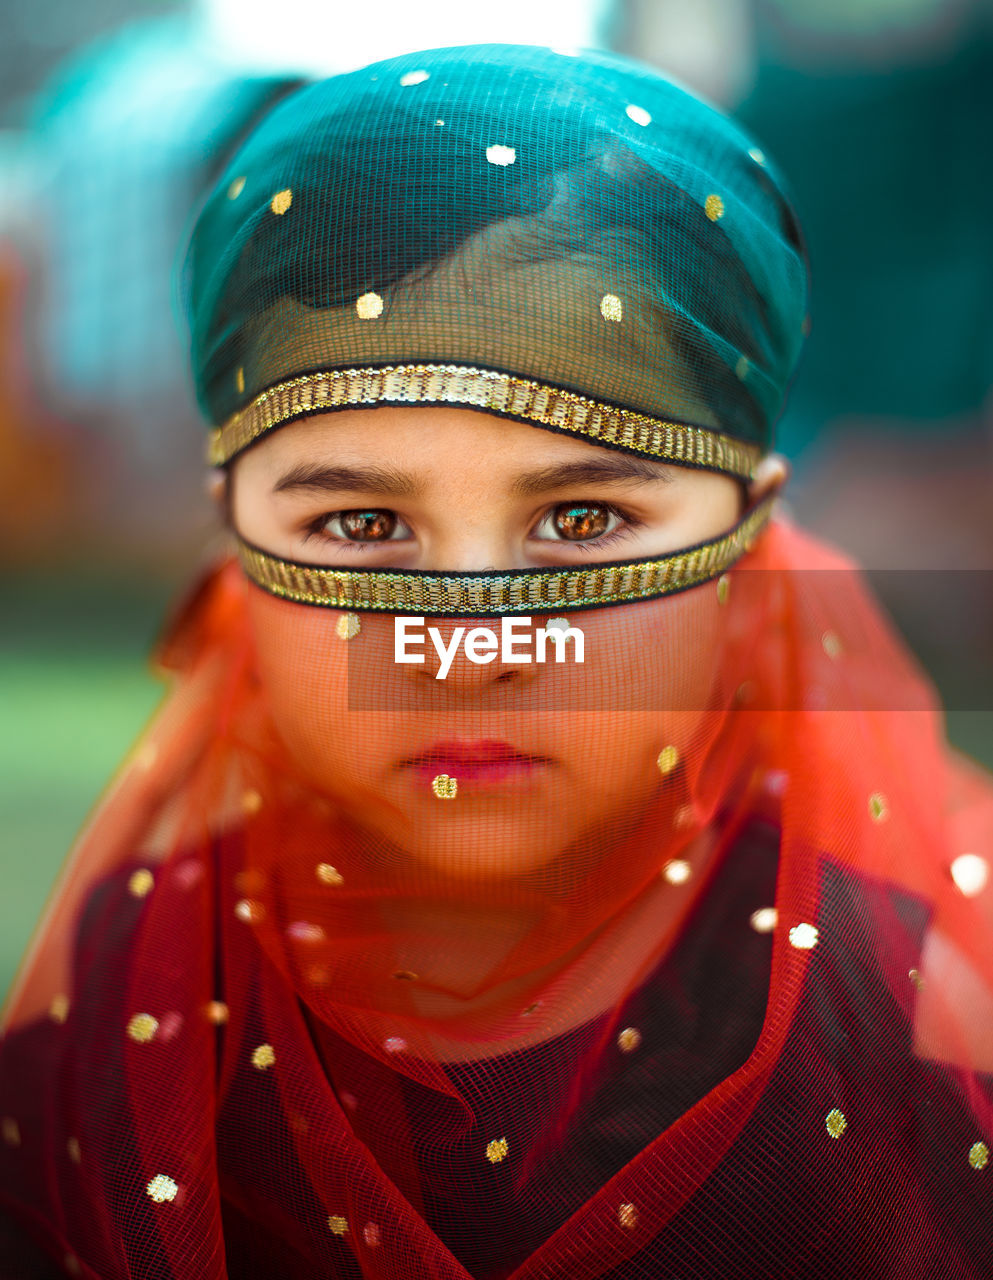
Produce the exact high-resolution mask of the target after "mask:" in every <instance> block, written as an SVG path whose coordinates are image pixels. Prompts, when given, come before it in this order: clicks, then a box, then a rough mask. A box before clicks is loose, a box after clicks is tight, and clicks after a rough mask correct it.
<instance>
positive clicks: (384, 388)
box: [207, 364, 762, 608]
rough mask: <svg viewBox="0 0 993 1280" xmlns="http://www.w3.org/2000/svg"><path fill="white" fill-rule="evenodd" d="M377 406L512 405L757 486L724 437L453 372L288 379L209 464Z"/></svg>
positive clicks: (749, 466) (351, 372) (226, 437)
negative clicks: (312, 418)
mask: <svg viewBox="0 0 993 1280" xmlns="http://www.w3.org/2000/svg"><path fill="white" fill-rule="evenodd" d="M380 402H385V403H390V404H394V403H397V402H401V403H404V404H436V403H438V404H464V405H468V406H471V407H473V408H476V409H495V410H497V411H504V410H506V409H507V406H508V405H512V406H513V414H514V417H515V418H520V419H521V420H523V421H526V422H533V423H536V424H537V425H539V426H549V427H554V428H555V429H556V430H557V431H569V432H573V433H574V434H576V435H579V436H585V437H587V438H589V439H593V440H599V439H600V437H601V428H602V424H603V422H604V421H610V422H611V423H616V424H617V431H616V436H617V439H616V440H615V443H616V444H617V445H618V447H620V448H624V449H628V448H630V449H633V450H635V451H636V452H637V453H640V454H644V455H646V456H648V457H653V458H660V459H662V460H663V461H666V460H668V461H672V462H685V461H686V460H687V459H688V458H689V459H692V460H694V461H696V462H699V463H703V464H704V465H706V467H707V469H708V470H710V471H719V472H722V473H724V474H726V475H733V476H737V477H738V478H739V479H741V480H750V479H752V477H753V476H754V474H755V468H756V466H757V465H758V461H759V459H760V458H761V456H762V450H761V448H760V446H758V445H756V444H750V443H748V442H746V441H743V440H738V439H736V438H735V437H734V436H729V435H725V434H723V433H722V432H720V431H714V430H710V429H708V428H706V427H697V426H691V425H689V424H687V423H685V422H672V421H671V420H667V419H662V418H653V417H649V416H648V415H647V414H643V413H637V412H635V411H634V410H632V409H619V408H617V406H616V405H608V404H606V403H604V402H603V401H600V400H595V399H592V398H591V397H589V396H583V395H579V394H578V393H577V392H575V391H567V390H566V389H565V388H563V387H556V386H552V385H551V384H549V383H545V382H537V381H535V380H534V379H533V378H522V377H520V376H518V375H517V374H510V373H503V372H501V371H499V370H495V369H484V368H479V367H475V366H471V367H470V366H465V365H450V364H446V365H437V364H404V365H388V366H386V367H384V368H373V367H371V366H370V367H366V368H349V369H327V370H323V371H320V372H315V373H305V374H300V375H299V376H298V377H295V378H289V379H287V380H286V381H284V382H280V383H278V384H276V385H275V386H272V387H267V388H266V389H265V390H263V391H260V392H259V393H258V394H257V395H256V396H255V397H254V398H253V400H252V401H251V402H250V403H249V404H247V405H245V406H244V407H243V408H241V409H238V410H236V411H235V412H234V413H233V414H232V415H231V417H230V418H228V419H227V421H226V422H225V423H224V424H223V425H222V426H220V427H216V428H215V429H214V430H213V431H212V433H211V435H210V439H209V442H208V450H207V456H208V459H209V461H210V463H211V465H212V466H223V465H224V464H225V463H227V462H230V461H231V459H232V458H233V457H234V456H235V454H237V453H240V452H241V451H242V449H246V448H248V446H249V445H250V444H251V443H252V442H253V441H254V440H257V439H258V438H259V436H262V435H265V434H266V433H267V432H268V431H271V430H272V429H273V428H274V427H278V426H279V425H280V424H282V423H284V422H289V421H291V420H292V419H294V418H298V417H300V416H301V415H302V414H304V413H307V412H316V411H317V410H319V409H325V408H326V409H347V408H349V407H351V406H353V405H366V404H377V403H380ZM604 415H606V417H605V416H604ZM345 607H346V608H347V605H346V606H345Z"/></svg>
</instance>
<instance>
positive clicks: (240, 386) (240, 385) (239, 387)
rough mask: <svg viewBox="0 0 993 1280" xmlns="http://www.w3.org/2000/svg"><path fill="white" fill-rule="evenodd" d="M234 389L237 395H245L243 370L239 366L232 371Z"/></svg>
mask: <svg viewBox="0 0 993 1280" xmlns="http://www.w3.org/2000/svg"><path fill="white" fill-rule="evenodd" d="M234 389H235V391H237V392H238V394H239V395H244V393H245V370H244V369H243V368H242V367H241V365H239V366H238V368H237V369H235V371H234Z"/></svg>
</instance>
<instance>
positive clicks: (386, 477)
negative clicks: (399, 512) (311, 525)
mask: <svg viewBox="0 0 993 1280" xmlns="http://www.w3.org/2000/svg"><path fill="white" fill-rule="evenodd" d="M272 489H273V493H285V492H286V491H287V490H290V489H297V490H307V489H309V490H317V491H319V492H321V493H334V492H336V491H338V490H350V491H351V490H355V489H363V490H365V492H367V493H378V494H381V495H383V496H384V497H387V498H391V497H405V498H416V497H418V496H419V495H420V494H421V493H422V491H423V489H422V486H421V485H420V484H419V483H418V481H417V480H415V478H414V477H413V476H412V475H410V474H409V473H408V472H406V471H397V470H395V469H394V468H392V467H373V466H358V467H346V466H332V465H330V464H326V463H320V462H301V463H298V464H297V466H295V467H291V468H290V470H289V471H287V472H286V474H285V475H283V476H281V477H280V478H279V479H278V480H277V481H276V483H275V484H274V485H273V487H272Z"/></svg>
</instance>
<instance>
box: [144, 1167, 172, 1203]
mask: <svg viewBox="0 0 993 1280" xmlns="http://www.w3.org/2000/svg"><path fill="white" fill-rule="evenodd" d="M178 1191H179V1187H178V1186H177V1184H176V1183H175V1181H174V1180H173V1179H172V1178H170V1177H169V1175H168V1174H167V1173H157V1174H156V1175H155V1177H154V1178H153V1179H152V1180H151V1182H150V1183H149V1184H148V1186H147V1187H146V1188H145V1193H146V1195H147V1196H148V1197H149V1198H150V1199H152V1200H154V1201H155V1203H156V1204H165V1203H166V1202H167V1201H170V1200H175V1199H176V1195H177V1193H178Z"/></svg>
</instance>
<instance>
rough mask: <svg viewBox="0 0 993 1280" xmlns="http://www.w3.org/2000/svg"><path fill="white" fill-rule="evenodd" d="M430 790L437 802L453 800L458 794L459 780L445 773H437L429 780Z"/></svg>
mask: <svg viewBox="0 0 993 1280" xmlns="http://www.w3.org/2000/svg"><path fill="white" fill-rule="evenodd" d="M431 790H432V791H433V792H434V793H435V795H436V796H437V797H438V799H439V800H454V799H455V797H456V796H457V795H458V793H459V780H458V778H453V777H451V776H450V775H449V774H447V773H439V774H438V775H437V776H436V777H434V778H432V779H431Z"/></svg>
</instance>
